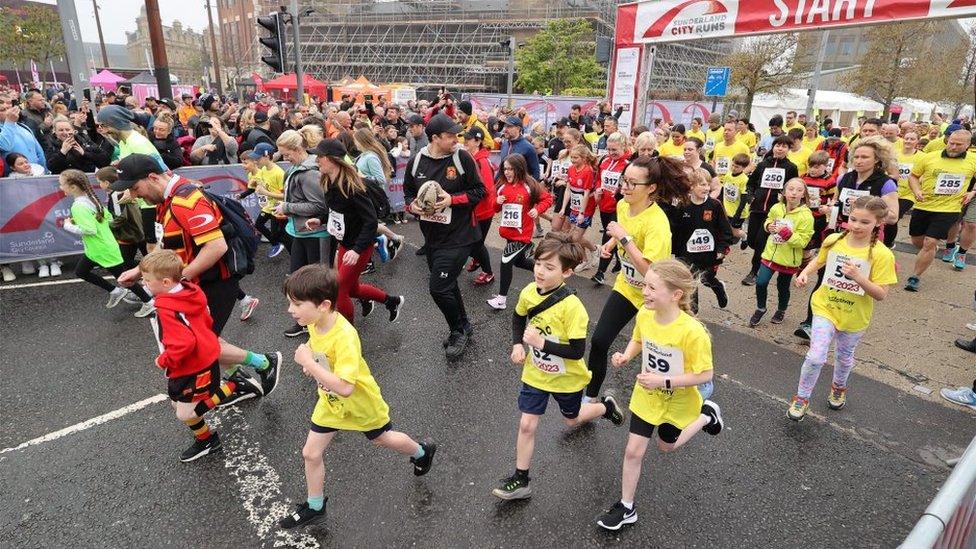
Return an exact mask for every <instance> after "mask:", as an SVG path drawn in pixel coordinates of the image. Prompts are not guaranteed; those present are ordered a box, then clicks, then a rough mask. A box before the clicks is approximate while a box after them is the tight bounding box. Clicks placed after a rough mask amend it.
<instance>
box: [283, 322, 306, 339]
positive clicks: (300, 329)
mask: <svg viewBox="0 0 976 549" xmlns="http://www.w3.org/2000/svg"><path fill="white" fill-rule="evenodd" d="M307 333H308V328H306V327H305V326H302V325H301V324H298V323H296V324H295V325H294V326H292V327H291V328H288V329H287V330H285V337H298V336H300V335H304V334H307Z"/></svg>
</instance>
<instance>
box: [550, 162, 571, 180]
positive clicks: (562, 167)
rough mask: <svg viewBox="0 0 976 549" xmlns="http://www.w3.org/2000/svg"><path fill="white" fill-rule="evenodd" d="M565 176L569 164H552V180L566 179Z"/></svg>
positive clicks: (567, 172)
mask: <svg viewBox="0 0 976 549" xmlns="http://www.w3.org/2000/svg"><path fill="white" fill-rule="evenodd" d="M567 174H569V164H567V163H565V162H555V163H553V165H552V177H553V179H566V175H567Z"/></svg>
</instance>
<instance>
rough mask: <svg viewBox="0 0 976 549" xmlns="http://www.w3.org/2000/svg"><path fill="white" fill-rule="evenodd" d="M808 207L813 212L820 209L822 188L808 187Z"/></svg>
mask: <svg viewBox="0 0 976 549" xmlns="http://www.w3.org/2000/svg"><path fill="white" fill-rule="evenodd" d="M807 205H808V206H810V209H811V210H815V209H817V208H819V207H820V187H814V186H813V185H807Z"/></svg>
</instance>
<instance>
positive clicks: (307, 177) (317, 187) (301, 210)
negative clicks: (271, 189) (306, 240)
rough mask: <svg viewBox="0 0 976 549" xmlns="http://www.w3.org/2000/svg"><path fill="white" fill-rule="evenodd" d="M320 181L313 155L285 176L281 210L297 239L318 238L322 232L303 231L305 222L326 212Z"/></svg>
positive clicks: (320, 177)
mask: <svg viewBox="0 0 976 549" xmlns="http://www.w3.org/2000/svg"><path fill="white" fill-rule="evenodd" d="M321 179H322V175H321V174H320V173H319V169H318V165H317V164H316V163H315V155H309V156H308V158H306V159H305V160H304V161H303V162H302V163H301V165H299V166H293V167H291V168H290V169H289V170H288V172H287V173H286V174H285V200H284V202H282V203H281V210H282V211H283V212H284V213H286V214H288V217H290V218H291V219H292V221H293V222H294V224H295V232H296V233H297V236H299V237H307V236H312V235H313V234H314V236H320V235H318V234H316V233H319V232H323V231H321V230H320V231H314V232H310V231H306V230H305V222H306V221H308V220H309V219H312V218H314V217H320V216H321V215H322V212H328V207H327V206H326V205H325V192H324V191H323V190H322V183H321V182H320V181H321Z"/></svg>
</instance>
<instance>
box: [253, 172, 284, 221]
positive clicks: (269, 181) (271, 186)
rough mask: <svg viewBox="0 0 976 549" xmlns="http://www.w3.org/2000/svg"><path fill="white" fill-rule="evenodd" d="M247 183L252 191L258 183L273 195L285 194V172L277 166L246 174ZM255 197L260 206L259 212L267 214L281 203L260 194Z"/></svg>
mask: <svg viewBox="0 0 976 549" xmlns="http://www.w3.org/2000/svg"><path fill="white" fill-rule="evenodd" d="M247 181H248V186H249V187H251V188H252V189H256V188H257V186H258V183H263V184H264V188H266V189H268V190H269V191H271V192H273V193H278V194H284V192H285V170H283V169H281V166H279V165H277V164H271V166H270V167H268V168H264V167H261V168H258V169H257V171H256V172H255V173H249V174H247ZM255 196H257V197H258V205H260V206H261V211H262V212H264V213H267V214H270V213H271V212H273V211H274V209H275V207H276V206H277V205H278V203H279V202H281V201H280V200H278V199H277V198H271V197H270V196H264V195H260V194H255Z"/></svg>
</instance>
